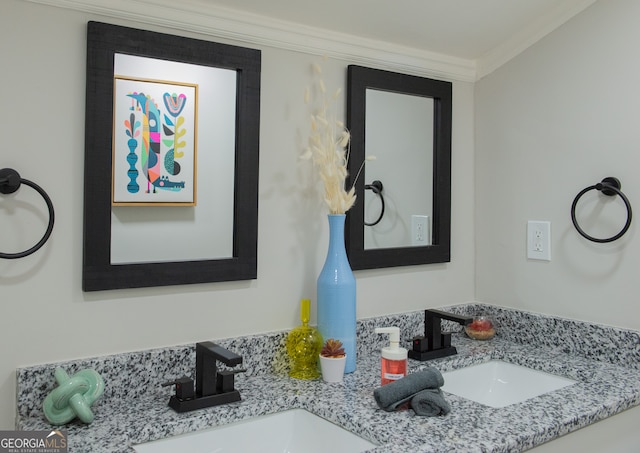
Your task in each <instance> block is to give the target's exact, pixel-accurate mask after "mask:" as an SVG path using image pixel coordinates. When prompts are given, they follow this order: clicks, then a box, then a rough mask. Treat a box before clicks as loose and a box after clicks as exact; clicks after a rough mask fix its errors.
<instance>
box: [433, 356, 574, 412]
mask: <svg viewBox="0 0 640 453" xmlns="http://www.w3.org/2000/svg"><path fill="white" fill-rule="evenodd" d="M442 376H443V377H444V386H442V390H444V391H445V392H449V393H453V394H454V395H458V396H462V397H463V398H467V399H470V400H472V401H475V402H477V403H480V404H485V405H487V406H491V407H505V406H509V405H510V404H515V403H520V402H522V401H525V400H528V399H529V398H533V397H536V396H540V395H543V394H545V393H548V392H552V391H554V390H558V389H561V388H562V387H566V386H568V385H572V384H575V383H576V381H574V380H571V379H567V378H564V377H561V376H556V375H554V374H550V373H545V372H543V371H537V370H532V369H531V368H526V367H523V366H519V365H514V364H512V363H507V362H502V361H500V360H492V361H489V362H486V363H482V364H479V365H472V366H469V367H466V368H461V369H459V370H454V371H450V372H446V373H442Z"/></svg>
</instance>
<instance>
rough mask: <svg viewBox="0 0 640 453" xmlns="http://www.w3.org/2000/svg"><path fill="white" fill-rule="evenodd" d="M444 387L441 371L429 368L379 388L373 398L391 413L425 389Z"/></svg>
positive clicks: (374, 392)
mask: <svg viewBox="0 0 640 453" xmlns="http://www.w3.org/2000/svg"><path fill="white" fill-rule="evenodd" d="M443 385H444V378H443V377H442V374H440V371H438V370H437V369H435V368H427V369H426V370H423V371H418V372H417V373H412V374H409V375H407V376H405V377H403V378H402V379H398V380H397V381H394V382H391V383H389V384H387V385H383V386H382V387H378V388H377V389H375V390H374V391H373V397H374V398H375V400H376V403H378V406H379V407H380V408H381V409H384V410H385V411H388V412H391V411H394V410H396V409H397V408H398V406H400V405H402V404H403V403H406V402H407V401H409V400H410V399H411V398H413V397H414V396H415V395H416V393H418V392H420V391H422V390H425V389H438V388H440V387H442V386H443Z"/></svg>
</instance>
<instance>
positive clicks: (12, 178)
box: [0, 168, 55, 260]
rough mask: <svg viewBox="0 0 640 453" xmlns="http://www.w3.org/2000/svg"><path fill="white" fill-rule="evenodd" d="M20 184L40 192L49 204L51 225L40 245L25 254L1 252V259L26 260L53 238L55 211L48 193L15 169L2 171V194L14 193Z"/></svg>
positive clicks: (0, 181)
mask: <svg viewBox="0 0 640 453" xmlns="http://www.w3.org/2000/svg"><path fill="white" fill-rule="evenodd" d="M20 184H26V185H27V186H29V187H32V188H33V189H35V191H36V192H38V193H39V194H40V195H41V196H42V198H44V201H45V202H46V203H47V208H48V209H49V224H48V225H47V231H46V232H45V233H44V236H42V239H40V241H38V243H37V244H36V245H34V246H33V247H31V248H30V249H28V250H25V251H24V252H18V253H2V252H0V258H4V259H8V260H11V259H15V258H24V257H25V256H29V255H31V254H32V253H34V252H35V251H37V250H38V249H39V248H40V247H42V246H43V245H44V243H45V242H47V240H48V239H49V236H51V232H52V231H53V221H54V217H55V216H54V211H53V203H52V202H51V198H49V195H47V192H45V191H44V190H43V189H42V187H40V186H39V185H37V184H36V183H34V182H31V181H29V180H28V179H22V178H21V177H20V175H19V174H18V172H17V171H15V170H14V169H13V168H3V169H2V170H0V192H1V193H3V194H5V195H7V194H10V193H14V192H15V191H17V190H18V189H19V188H20Z"/></svg>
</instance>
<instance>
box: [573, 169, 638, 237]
mask: <svg viewBox="0 0 640 453" xmlns="http://www.w3.org/2000/svg"><path fill="white" fill-rule="evenodd" d="M621 187H622V184H621V183H620V180H619V179H618V178H614V177H612V176H609V177H606V178H604V179H603V180H602V181H601V182H599V183H597V184H594V185H593V186H589V187H587V188H585V189H583V190H582V191H580V193H578V195H576V198H574V200H573V204H572V205H571V221H572V222H573V226H574V227H576V230H578V233H580V234H581V235H582V236H583V237H585V238H586V239H588V240H590V241H592V242H600V243H602V242H613V241H615V240H617V239H620V237H622V235H623V234H625V233H626V232H627V230H628V229H629V226H630V225H631V203H629V199H628V198H627V197H626V196H625V194H623V193H622V192H621V191H620V188H621ZM593 189H596V190H598V191H600V192H602V193H603V194H605V195H607V196H614V195H618V196H619V197H620V198H622V201H624V204H625V206H626V207H627V222H626V223H625V225H624V227H623V228H622V230H620V232H619V233H618V234H616V235H615V236H611V237H610V238H604V239H599V238H594V237H593V236H589V235H588V234H587V233H585V232H584V231H583V230H582V228H580V225H578V221H577V220H576V205H577V204H578V200H580V197H582V196H583V195H584V194H585V193H587V192H589V191H590V190H593Z"/></svg>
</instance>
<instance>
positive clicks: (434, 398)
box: [411, 389, 451, 417]
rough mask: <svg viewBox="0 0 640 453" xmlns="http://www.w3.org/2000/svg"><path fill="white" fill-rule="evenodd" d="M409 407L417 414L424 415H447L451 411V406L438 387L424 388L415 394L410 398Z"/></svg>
mask: <svg viewBox="0 0 640 453" xmlns="http://www.w3.org/2000/svg"><path fill="white" fill-rule="evenodd" d="M411 409H413V410H414V411H415V413H416V414H417V415H423V416H425V417H435V416H437V415H447V414H448V413H449V412H451V406H449V403H447V400H445V399H444V396H443V395H442V390H440V389H426V390H423V391H421V392H418V393H416V394H415V396H414V397H413V398H411Z"/></svg>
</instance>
